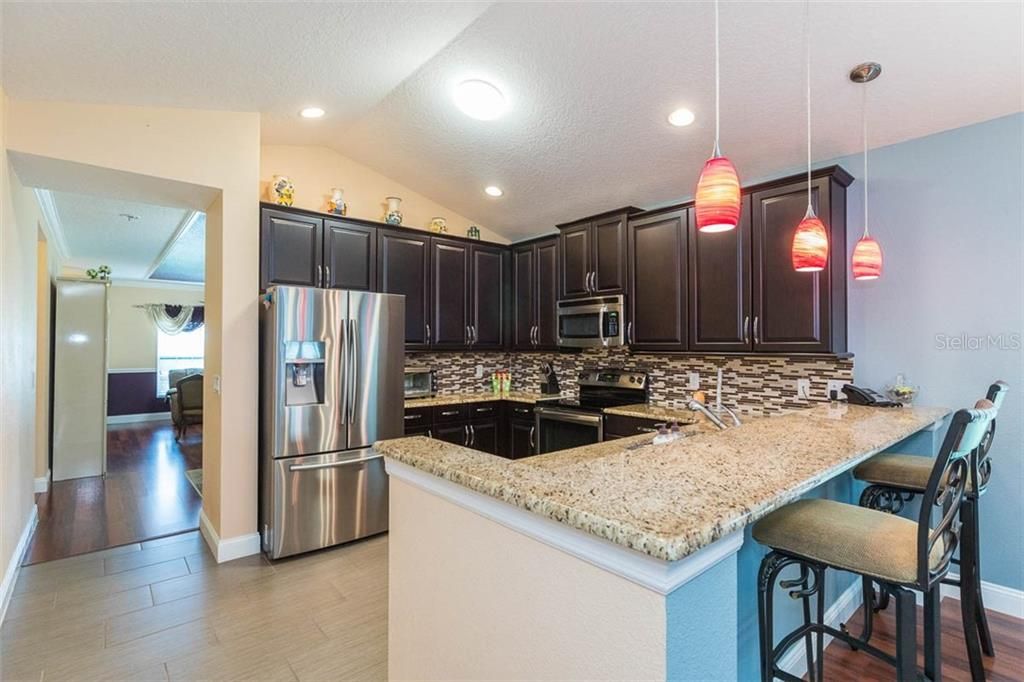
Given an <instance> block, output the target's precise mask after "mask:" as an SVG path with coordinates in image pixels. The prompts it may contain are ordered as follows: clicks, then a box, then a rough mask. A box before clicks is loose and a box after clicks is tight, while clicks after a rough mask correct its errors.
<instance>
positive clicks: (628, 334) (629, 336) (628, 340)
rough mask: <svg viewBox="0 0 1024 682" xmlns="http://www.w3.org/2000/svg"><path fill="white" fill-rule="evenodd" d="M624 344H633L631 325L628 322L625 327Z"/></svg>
mask: <svg viewBox="0 0 1024 682" xmlns="http://www.w3.org/2000/svg"><path fill="white" fill-rule="evenodd" d="M626 343H627V344H631V343H633V323H632V322H630V323H629V324H627V325H626Z"/></svg>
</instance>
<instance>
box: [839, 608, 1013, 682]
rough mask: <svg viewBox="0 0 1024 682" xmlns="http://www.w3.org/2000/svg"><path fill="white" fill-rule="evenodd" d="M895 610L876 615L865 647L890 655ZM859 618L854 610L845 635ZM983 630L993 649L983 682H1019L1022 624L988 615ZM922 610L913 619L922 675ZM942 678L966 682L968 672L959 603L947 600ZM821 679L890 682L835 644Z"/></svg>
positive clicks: (877, 666)
mask: <svg viewBox="0 0 1024 682" xmlns="http://www.w3.org/2000/svg"><path fill="white" fill-rule="evenodd" d="M895 614H896V609H895V606H893V605H890V606H889V608H888V609H886V610H885V611H882V612H880V613H878V614H876V619H875V629H874V634H873V635H872V637H871V643H872V644H874V645H875V646H877V647H878V648H879V649H882V650H883V651H886V652H889V653H891V654H895V653H896V645H895V639H894V637H895V634H896V615H895ZM862 622H863V616H862V615H861V612H860V611H859V610H858V611H857V613H856V615H854V617H853V618H851V619H850V629H851V630H853V631H854V632H855V633H859V632H860V630H861V623H862ZM988 622H989V628H990V629H991V630H992V639H993V643H994V645H995V649H996V656H995V658H989V657H987V656H986V657H985V674H986V678H987V679H988V680H989V682H1001V681H1005V680H1014V681H1016V682H1019V681H1020V680H1024V621H1022V620H1019V619H1017V618H1013V617H1011V616H1006V615H1003V614H1001V613H996V612H994V611H992V610H991V609H990V610H989V612H988ZM923 623H924V610H923V609H920V608H919V609H918V613H917V652H918V666H919V667H920V668H921V669H922V670H923V669H924V624H923ZM942 677H943V679H944V680H947V682H970V680H971V672H970V668H969V667H968V664H967V648H966V645H965V644H964V631H963V626H962V625H961V621H960V602H959V601H958V600H956V599H953V598H950V597H947V598H945V599H943V600H942ZM825 679H826V680H836V681H837V682H847V681H849V682H853V681H854V680H857V681H860V680H891V679H893V669H892V667H891V666H889V665H887V664H885V663H883V662H882V661H879V660H877V659H876V658H875V657H873V656H870V655H868V654H863V653H859V652H856V651H851V650H850V648H849V647H847V646H846V645H845V644H842V643H840V642H836V641H833V642H832V643H831V644H829V646H828V648H827V649H825Z"/></svg>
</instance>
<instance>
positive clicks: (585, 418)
mask: <svg viewBox="0 0 1024 682" xmlns="http://www.w3.org/2000/svg"><path fill="white" fill-rule="evenodd" d="M537 418H538V419H551V420H553V421H560V422H569V423H572V424H586V425H588V426H590V425H596V426H600V425H601V423H602V422H603V418H602V417H601V415H599V414H580V413H579V412H570V411H568V410H559V409H556V408H553V407H538V408H537Z"/></svg>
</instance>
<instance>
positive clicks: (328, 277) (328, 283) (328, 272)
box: [324, 265, 331, 287]
mask: <svg viewBox="0 0 1024 682" xmlns="http://www.w3.org/2000/svg"><path fill="white" fill-rule="evenodd" d="M324 286H325V287H330V286H331V266H330V265H325V266H324Z"/></svg>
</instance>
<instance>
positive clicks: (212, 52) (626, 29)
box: [3, 1, 1022, 239]
mask: <svg viewBox="0 0 1024 682" xmlns="http://www.w3.org/2000/svg"><path fill="white" fill-rule="evenodd" d="M806 8H807V5H806V3H804V2H755V1H750V2H746V1H744V2H722V6H721V22H722V39H721V47H722V79H721V80H722V98H721V99H722V115H721V125H722V145H723V149H724V150H725V151H726V153H728V155H729V156H730V157H731V158H732V160H733V161H734V162H735V163H736V165H737V167H738V169H739V171H740V174H741V177H742V178H743V179H744V180H745V181H753V180H756V179H762V178H766V177H769V176H771V175H775V174H779V173H781V172H789V171H793V170H796V169H799V167H800V166H801V164H802V163H803V162H804V161H803V160H804V158H805V154H806V150H805V124H804V116H805V113H804V87H805V84H804V73H805V71H804V45H805V42H804V26H805V24H804V16H805V11H806ZM3 17H4V27H3V39H4V52H3V56H4V70H3V75H4V83H5V87H6V88H7V90H8V92H9V94H10V95H11V96H14V97H20V98H27V99H67V100H79V101H92V102H108V103H124V104H137V105H158V106H175V107H194V108H208V109H231V110H248V111H260V112H262V113H263V114H264V117H263V136H264V141H265V142H266V143H285V144H319V145H325V146H328V147H332V148H334V149H336V150H337V151H339V152H341V153H342V154H345V155H347V156H349V157H351V158H353V159H355V160H357V161H359V162H361V163H363V164H365V165H367V166H370V167H372V168H374V169H376V170H378V171H380V172H382V173H384V174H385V175H388V176H390V177H392V178H394V179H395V180H397V181H399V182H401V183H403V184H405V185H408V186H411V187H414V188H415V189H416V190H417V191H419V192H421V193H423V194H426V195H428V196H430V197H431V198H433V199H434V200H436V201H438V202H440V203H442V204H444V205H447V206H449V207H450V208H452V209H453V210H457V211H458V212H460V213H461V214H463V215H466V216H469V217H471V218H473V219H474V220H476V221H479V222H480V223H481V224H485V225H488V226H489V227H491V228H492V229H494V230H496V231H498V232H500V233H502V234H504V235H506V236H507V237H509V238H511V239H517V238H522V237H525V236H530V235H533V234H538V233H541V232H544V231H548V230H550V229H551V227H552V226H553V225H554V224H555V223H556V222H562V221H566V220H570V219H572V218H574V217H579V216H583V215H588V214H591V213H595V212H598V211H601V210H604V209H608V208H612V207H615V206H620V205H624V204H635V205H639V206H651V205H657V204H663V203H667V202H670V201H673V200H678V199H681V198H685V197H687V196H689V195H690V194H691V193H692V187H693V186H694V184H695V183H696V179H697V174H698V173H699V170H700V167H701V165H702V163H703V161H704V160H705V158H706V157H707V156H708V154H709V152H710V149H711V144H712V138H713V135H714V97H713V93H714V91H713V84H714V72H713V56H714V51H713V42H712V35H713V34H712V27H713V5H712V3H711V2H679V3H643V2H634V3H615V2H610V3H493V4H492V3H357V4H340V3H330V4H305V3H304V4H301V5H299V4H290V3H244V4H232V3H186V4H179V3H130V4H120V3H118V4H115V3H109V4H50V3H24V4H7V5H6V6H5V7H4V10H3ZM1021 22H1022V6H1021V3H1019V2H992V3H980V2H948V3H936V2H857V1H849V2H829V3H824V2H814V3H812V4H811V6H810V28H811V36H812V39H811V47H812V55H813V56H812V76H813V78H812V86H813V124H814V125H813V127H814V157H815V159H830V158H834V157H837V156H841V155H845V154H849V153H854V152H856V151H857V150H859V148H860V131H861V126H860V115H861V95H862V90H863V89H864V88H862V87H861V86H857V85H854V84H852V83H851V82H850V81H849V80H848V78H847V74H848V72H849V70H850V68H851V67H852V66H854V65H855V64H857V63H859V62H862V61H866V60H874V61H878V62H881V63H882V65H883V75H882V77H881V78H880V79H879V80H878V81H876V82H874V83H873V84H871V85H870V86H868V92H867V95H868V99H867V105H868V112H869V121H870V126H871V130H872V138H871V139H872V146H882V145H885V144H891V143H895V142H899V141H902V140H906V139H910V138H914V137H920V136H922V135H927V134H930V133H934V132H938V131H942V130H947V129H950V128H955V127H958V126H962V125H966V124H970V123H975V122H978V121H983V120H988V119H991V118H995V117H998V116H1002V115H1005V114H1009V113H1012V112H1016V111H1020V110H1021V107H1022V96H1021V95H1022V89H1021V88H1022V46H1021V39H1020V26H1021ZM469 77H482V78H485V79H487V80H490V81H491V82H493V83H495V84H497V85H498V86H499V87H500V88H501V89H502V90H503V91H504V93H505V95H506V97H507V99H508V101H509V110H508V112H507V113H506V115H505V116H503V117H501V118H499V119H497V120H495V121H489V122H484V121H478V120H474V119H471V118H468V117H466V116H465V115H464V114H462V113H461V112H460V111H459V110H458V109H457V108H456V107H455V106H454V104H453V101H452V96H451V89H452V87H453V85H454V84H455V83H457V82H459V81H461V80H463V79H466V78H469ZM314 104H315V105H318V106H321V107H323V108H324V109H326V110H327V115H326V116H325V117H324V118H323V119H320V120H314V121H310V120H304V119H300V118H299V117H298V116H297V112H298V111H299V109H301V108H302V107H304V106H308V105H314ZM679 106H686V107H688V108H690V109H691V110H693V111H694V113H695V114H696V122H695V123H694V124H693V125H691V126H689V127H686V128H673V127H671V126H669V125H668V123H667V122H666V116H667V115H668V113H669V112H670V111H672V110H673V109H675V108H676V107H679ZM488 184H496V185H499V186H501V187H502V188H503V189H504V190H505V196H504V197H501V198H500V199H493V198H490V197H487V196H485V195H484V194H483V192H482V190H483V187H484V186H485V185H488Z"/></svg>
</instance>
